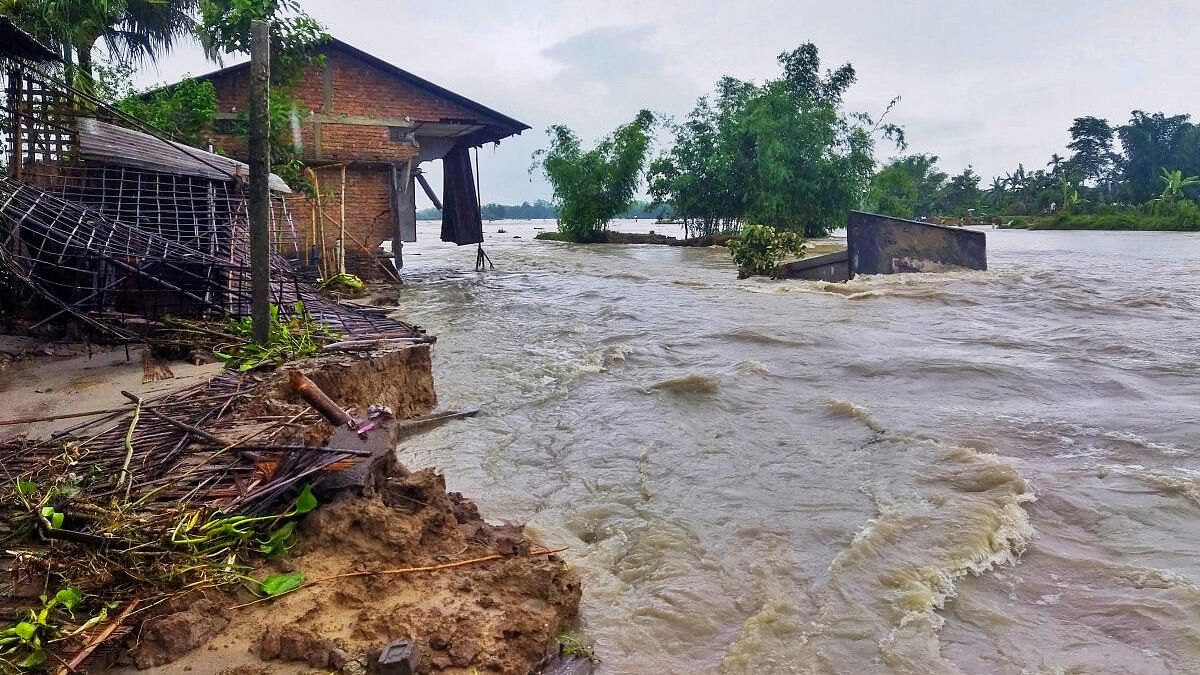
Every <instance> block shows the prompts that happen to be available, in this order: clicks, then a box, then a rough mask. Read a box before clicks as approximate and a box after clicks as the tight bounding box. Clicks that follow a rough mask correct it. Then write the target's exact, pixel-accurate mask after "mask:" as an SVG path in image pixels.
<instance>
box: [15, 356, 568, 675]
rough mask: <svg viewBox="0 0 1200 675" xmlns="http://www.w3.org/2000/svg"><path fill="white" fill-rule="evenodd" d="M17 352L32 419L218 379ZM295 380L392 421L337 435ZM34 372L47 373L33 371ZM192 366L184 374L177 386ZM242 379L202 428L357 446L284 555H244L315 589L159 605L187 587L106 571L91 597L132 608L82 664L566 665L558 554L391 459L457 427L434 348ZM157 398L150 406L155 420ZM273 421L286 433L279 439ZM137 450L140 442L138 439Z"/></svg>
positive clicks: (77, 553) (116, 667) (266, 467)
mask: <svg viewBox="0 0 1200 675" xmlns="http://www.w3.org/2000/svg"><path fill="white" fill-rule="evenodd" d="M7 347H8V348H7V349H6V351H5V354H6V356H5V359H4V362H3V363H4V383H3V386H2V387H0V390H2V391H0V394H2V395H3V398H4V400H9V401H13V402H19V401H26V400H31V401H38V403H37V404H36V405H32V404H30V405H26V406H24V407H23V408H21V410H22V411H24V412H30V413H34V414H42V413H47V414H63V413H70V412H72V411H73V409H76V408H79V406H80V405H84V402H86V406H85V407H82V408H79V409H80V410H92V409H98V408H103V407H106V406H107V407H116V408H119V407H120V405H121V404H120V402H119V400H118V398H117V397H118V396H119V392H120V391H121V390H122V389H130V390H133V391H137V392H138V395H142V396H146V397H147V400H148V401H150V400H151V399H153V398H154V397H155V396H160V395H163V394H164V393H165V394H168V395H180V394H182V393H184V390H185V388H186V387H185V385H192V386H195V384H196V381H197V380H199V381H200V382H201V383H203V382H204V381H205V379H206V378H205V374H206V373H209V371H211V370H212V369H211V368H208V369H200V370H196V371H191V370H189V366H188V365H187V364H184V363H169V364H161V366H162V367H161V368H158V367H156V372H159V371H161V373H172V371H173V373H174V374H175V375H176V377H178V380H177V381H176V379H175V378H174V377H167V379H165V380H163V381H158V382H150V383H146V384H143V385H142V386H139V384H141V382H142V379H143V376H144V372H143V371H144V370H145V368H144V364H143V361H142V359H141V358H140V357H139V352H138V350H134V351H132V352H131V354H130V357H129V358H128V359H126V357H125V354H124V350H123V349H120V350H96V351H94V352H93V353H92V354H91V356H89V355H88V353H87V352H86V350H84V351H80V350H77V349H74V348H71V347H68V346H66V345H56V346H43V345H40V344H38V345H33V344H32V343H30V344H26V343H25V342H23V341H13V343H12V344H11V345H7ZM147 362H149V361H147ZM293 371H299V372H300V373H303V374H304V375H305V376H306V377H307V378H308V379H309V380H311V382H312V383H315V384H316V385H317V386H318V387H320V389H321V390H322V391H323V392H324V393H325V394H326V395H327V396H329V397H330V398H331V399H333V401H335V402H336V405H337V406H338V407H340V408H342V409H344V410H346V411H347V412H349V413H350V415H351V416H353V417H354V418H355V419H363V418H364V417H365V416H366V413H367V410H368V408H369V407H371V406H375V408H376V409H378V408H386V409H388V410H390V412H391V415H390V416H389V415H384V416H382V417H379V418H378V425H379V426H377V427H375V428H374V429H373V430H372V431H371V432H370V434H369V435H368V437H367V438H366V439H365V440H364V439H362V438H360V437H359V435H358V434H357V433H355V432H353V431H350V430H349V429H346V428H344V427H340V428H339V427H335V426H334V425H333V424H331V423H330V422H328V421H326V420H325V419H324V418H322V417H320V416H319V415H316V414H315V413H314V412H313V411H312V410H311V409H310V407H309V404H308V403H307V402H305V400H304V399H303V398H301V396H300V395H299V394H298V392H297V391H296V390H295V389H294V387H293V386H292V385H291V384H290V379H291V375H292V372H293ZM38 372H41V373H43V375H42V376H41V377H36V376H35V373H38ZM147 372H148V371H147ZM182 373H187V375H186V376H183V377H179V374H182ZM18 374H19V375H20V376H19V377H13V375H18ZM212 376H213V375H212V374H211V373H210V374H208V377H212ZM164 377H166V376H165V375H164ZM222 377H229V375H223V376H222ZM235 377H236V376H235ZM85 385H86V386H85ZM237 386H238V390H239V391H240V392H241V393H240V394H238V395H237V396H235V398H234V399H233V400H234V401H236V403H234V404H233V407H232V413H231V414H227V415H224V416H218V418H217V419H215V420H214V421H213V422H211V423H208V424H204V425H203V430H202V433H207V434H210V435H214V436H215V437H219V438H227V439H228V438H246V437H251V436H254V435H255V434H256V433H259V432H262V431H263V430H267V429H270V430H272V431H271V433H272V434H273V436H272V443H275V444H283V445H287V446H288V447H292V448H298V450H296V452H302V451H304V450H306V449H307V451H308V452H313V451H315V448H318V447H322V446H324V447H328V448H341V449H351V450H353V451H354V452H355V453H357V454H356V455H355V456H354V458H352V459H348V460H343V461H339V462H338V463H336V464H332V465H328V467H327V468H326V469H324V470H323V471H322V473H319V474H314V475H313V476H312V477H311V478H306V479H305V481H304V482H305V483H311V484H312V486H313V490H314V491H315V492H316V494H317V495H318V498H319V501H320V506H318V507H317V508H316V510H315V511H313V512H311V513H309V514H308V515H307V516H306V517H305V518H303V519H302V520H300V521H299V522H298V526H297V535H296V536H295V538H294V539H293V540H292V542H291V547H290V550H289V551H288V553H287V554H286V555H284V556H283V557H281V558H277V559H274V560H271V561H267V559H266V558H262V557H257V558H248V559H246V560H247V561H250V562H251V564H256V565H258V566H257V568H256V569H247V570H244V572H243V573H244V574H245V576H246V578H247V580H249V579H257V580H262V579H265V578H268V577H271V576H273V575H279V574H295V573H303V575H304V580H305V581H304V584H303V585H301V586H300V588H299V589H298V590H296V591H294V592H292V593H290V594H287V595H283V596H280V597H277V598H274V599H271V600H268V601H261V600H260V599H259V598H258V597H257V596H256V595H254V594H251V593H250V592H249V591H248V590H245V589H242V588H240V587H238V588H232V589H231V588H230V587H229V586H223V587H221V588H213V587H204V586H202V587H201V588H202V590H192V591H187V592H182V593H176V594H175V595H174V596H172V597H171V598H170V599H169V600H167V601H165V602H160V598H162V597H163V593H162V592H163V591H164V590H166V591H167V592H168V593H170V592H173V591H176V590H178V588H172V587H167V588H163V587H162V586H153V587H151V586H150V585H147V586H146V587H145V588H142V589H140V590H139V589H136V588H135V589H133V590H132V591H130V590H129V589H128V587H127V586H128V584H129V583H130V582H132V583H134V584H135V585H137V582H136V578H131V579H124V578H123V573H122V571H121V570H119V569H118V570H113V571H112V574H111V576H110V577H109V581H108V582H105V583H104V584H101V585H99V586H96V587H94V588H91V587H89V588H88V589H87V590H86V591H85V592H87V593H90V594H92V595H94V596H95V597H100V598H103V597H108V596H109V595H110V594H111V593H112V592H115V591H114V590H113V589H114V588H115V587H116V585H125V586H126V588H125V589H124V590H122V595H121V597H122V598H128V600H129V601H130V602H128V604H123V605H122V610H121V612H122V615H121V616H122V618H121V619H120V620H117V621H116V622H115V623H113V624H111V625H112V626H113V628H114V629H115V631H116V632H115V633H110V634H109V635H111V638H109V637H107V636H106V637H99V636H100V635H101V634H102V631H101V630H100V629H101V628H104V626H103V624H102V625H101V626H99V627H97V628H96V629H95V630H93V631H91V632H89V633H87V634H85V635H83V637H82V638H81V640H83V639H86V641H90V640H91V639H93V638H96V639H98V640H99V641H101V642H104V644H103V646H102V647H101V648H99V649H96V650H95V653H94V655H92V656H91V657H90V658H87V657H85V658H87V662H86V664H85V667H87V668H89V669H91V670H92V671H93V672H95V671H98V670H100V669H105V668H107V669H108V670H111V671H116V672H139V669H140V670H141V671H142V672H162V673H184V672H189V673H235V672H236V673H249V672H254V673H268V672H271V673H300V672H312V671H313V670H314V669H320V670H322V671H325V672H346V673H366V672H376V671H379V670H380V667H379V659H380V654H381V652H382V651H383V650H384V648H385V646H387V645H389V644H394V643H396V642H397V641H405V642H407V643H408V645H409V647H410V650H411V651H410V654H412V655H413V656H414V658H413V659H412V661H411V662H410V665H411V666H413V667H412V668H411V669H410V671H404V670H395V669H394V667H393V669H392V670H389V671H388V672H391V673H400V672H414V673H442V672H447V673H460V672H461V673H475V672H477V673H497V674H500V673H503V674H513V675H524V674H525V673H532V672H538V671H540V670H542V669H543V668H546V667H550V666H554V665H556V664H558V663H560V662H561V658H560V654H559V651H560V648H559V645H558V642H557V641H556V640H555V637H556V636H558V635H560V634H561V633H563V632H565V629H566V628H567V626H568V625H569V624H570V623H571V622H572V621H573V620H574V619H575V617H576V615H577V613H578V609H579V604H580V596H581V590H580V582H579V579H578V577H577V575H576V574H575V572H574V571H572V570H571V569H570V568H569V567H568V565H567V564H566V563H565V561H564V560H562V559H561V558H560V557H558V556H557V555H555V554H554V552H553V551H550V550H548V549H546V548H545V547H543V546H541V545H540V544H538V543H536V542H533V541H530V540H529V539H528V538H527V537H526V536H525V534H524V532H523V528H522V527H521V526H519V525H512V524H507V523H502V524H501V523H490V522H488V521H486V520H485V519H484V518H483V516H482V515H481V514H480V512H479V510H478V509H477V508H476V506H475V504H474V503H473V502H472V501H470V500H469V499H467V498H465V497H463V496H462V495H461V494H458V493H453V492H448V491H447V490H446V484H445V480H444V479H443V477H442V476H441V475H439V474H437V473H435V471H434V470H432V469H420V470H413V469H410V468H409V467H406V466H403V465H402V464H401V463H400V462H399V461H398V459H397V455H396V448H397V444H398V443H399V442H400V441H401V439H405V442H406V443H407V444H413V443H418V442H419V441H417V440H414V437H415V435H416V434H417V433H419V432H420V431H423V430H425V429H426V428H427V427H429V426H436V425H437V424H439V423H443V422H445V421H446V420H447V419H450V418H452V417H453V414H451V415H444V414H435V415H428V414H427V413H430V411H432V410H433V408H434V406H435V405H436V404H437V394H436V391H435V389H434V382H433V374H432V366H431V361H430V345H429V344H411V345H404V346H399V347H397V346H391V347H389V348H386V349H381V350H377V351H366V352H357V353H339V354H328V355H323V356H318V357H315V358H311V359H305V360H302V361H297V362H293V363H289V364H287V365H286V366H284V367H281V368H280V369H278V370H276V371H274V372H264V373H261V374H259V373H253V374H249V375H247V376H244V377H241V378H240V380H239V383H238V385H237ZM189 391H190V390H189ZM172 392H175V393H174V394H172ZM56 397H57V398H56ZM63 397H74V398H75V399H76V400H74V401H72V400H69V399H68V398H63ZM41 398H46V400H45V401H41ZM154 405H155V404H154V403H153V402H151V403H148V404H147V406H148V409H150V410H153V409H154V408H153V406H154ZM14 407H15V406H14ZM173 410H174V409H173ZM279 419H288V420H291V421H292V422H291V423H289V424H287V425H284V427H285V428H282V429H281V428H280V425H279V422H278V421H277V420H279ZM75 421H76V420H75V419H74V418H71V419H68V420H62V421H58V422H56V424H58V425H59V426H61V425H62V424H68V423H72V422H75ZM53 428H56V427H47V426H46V424H44V423H39V424H35V425H11V426H8V427H4V428H2V429H0V431H6V432H14V433H20V434H21V435H28V436H33V435H44V434H46V433H48V431H49V430H50V429H53ZM198 433H200V432H198ZM134 443H135V445H140V441H139V440H137V439H135V441H134ZM237 452H239V453H240V455H241V459H240V460H237V461H240V462H241V463H242V464H244V465H245V467H246V469H245V471H246V473H244V474H242V475H245V476H247V478H246V479H245V481H259V480H269V478H270V475H271V471H272V470H273V469H272V467H273V466H276V465H277V464H278V463H286V462H287V461H289V460H287V459H283V460H276V459H274V458H273V457H268V456H265V455H262V454H261V453H258V452H254V451H249V450H238V451H237ZM317 452H319V451H317ZM264 472H265V475H266V478H263V476H264ZM298 489H299V485H297V487H296V488H294V490H298ZM61 508H62V509H63V510H66V511H68V512H74V510H73V509H72V508H71V507H69V506H67V505H63V506H61ZM282 509H283V507H272V510H270V511H268V513H281V512H282ZM204 517H208V516H204ZM276 527H277V525H276ZM256 546H257V544H256ZM91 553H92V552H91V551H89V550H88V549H87V548H86V547H83V548H79V547H74V548H73V545H71V544H53V545H50V546H49V547H48V548H47V554H49V555H52V556H54V557H57V558H59V559H67V560H69V559H73V558H76V557H78V558H79V559H86V558H87V556H89V555H90V554H91ZM238 560H239V561H240V560H242V559H241V558H239V559H238ZM254 560H257V561H258V562H257V563H253V561H254ZM133 577H136V575H133ZM208 586H211V584H209V585H208ZM139 602H140V603H141V606H140V607H139V608H138V609H137V610H136V611H133V609H134V608H135V607H138V603H139ZM127 610H128V611H130V613H129V614H128V617H127V618H126V615H125V614H124V612H126V611H127ZM93 633H94V634H93ZM97 644H99V643H97ZM81 647H82V643H81V645H80V646H71V647H69V648H68V649H67V652H66V653H67V654H68V655H71V654H75V653H77V651H78V650H79V649H81ZM572 672H574V671H572Z"/></svg>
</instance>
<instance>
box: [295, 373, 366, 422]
mask: <svg viewBox="0 0 1200 675" xmlns="http://www.w3.org/2000/svg"><path fill="white" fill-rule="evenodd" d="M288 382H289V383H290V384H291V385H292V389H294V390H295V391H296V393H297V394H299V395H300V398H302V399H304V400H305V401H307V402H308V404H309V405H311V406H312V407H314V408H316V409H317V412H319V413H321V415H322V416H324V417H325V419H326V420H328V421H329V423H330V424H332V425H334V426H335V427H341V426H350V425H352V424H354V418H353V417H351V416H350V413H348V412H346V411H345V410H343V409H342V407H341V406H339V405H338V404H337V403H334V401H333V399H331V398H329V396H328V395H327V394H326V393H325V392H323V391H321V388H320V387H318V386H317V383H316V382H313V381H312V380H310V379H308V376H307V375H305V374H304V373H302V372H300V371H298V370H293V371H291V372H290V373H288Z"/></svg>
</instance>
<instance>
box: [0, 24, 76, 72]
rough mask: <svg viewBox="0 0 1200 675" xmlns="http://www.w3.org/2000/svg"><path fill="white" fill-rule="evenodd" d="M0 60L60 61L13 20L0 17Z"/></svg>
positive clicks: (51, 51)
mask: <svg viewBox="0 0 1200 675" xmlns="http://www.w3.org/2000/svg"><path fill="white" fill-rule="evenodd" d="M0 58H17V59H24V60H26V61H34V62H37V63H48V62H51V61H61V60H62V57H60V56H59V55H58V54H57V53H55V51H54V50H53V49H50V48H49V47H47V46H46V45H44V44H42V43H40V42H38V41H37V40H36V39H34V37H33V36H32V35H30V34H29V33H26V32H25V31H24V30H22V29H21V28H20V27H19V26H17V24H15V23H13V20H12V19H11V18H9V17H7V16H3V15H0Z"/></svg>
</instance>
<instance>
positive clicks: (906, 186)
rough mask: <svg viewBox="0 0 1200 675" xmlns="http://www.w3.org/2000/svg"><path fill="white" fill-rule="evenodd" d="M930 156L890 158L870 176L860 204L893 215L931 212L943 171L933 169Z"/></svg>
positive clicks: (943, 179)
mask: <svg viewBox="0 0 1200 675" xmlns="http://www.w3.org/2000/svg"><path fill="white" fill-rule="evenodd" d="M937 159H938V158H937V157H936V156H934V155H909V156H907V157H898V158H896V159H893V160H892V161H891V162H890V163H888V164H887V166H885V167H883V168H882V169H880V170H879V172H878V173H876V174H875V176H874V178H872V179H871V186H870V188H869V189H868V191H867V198H866V200H865V201H864V206H865V207H866V209H867V210H869V211H873V212H875V213H880V214H883V215H888V216H895V217H897V218H918V217H921V216H930V215H933V213H934V209H935V205H936V202H937V199H938V195H939V193H940V192H941V190H942V188H943V187H944V186H945V183H946V178H947V176H946V174H945V173H942V172H941V171H938V170H937Z"/></svg>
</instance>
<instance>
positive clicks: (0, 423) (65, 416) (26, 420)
mask: <svg viewBox="0 0 1200 675" xmlns="http://www.w3.org/2000/svg"><path fill="white" fill-rule="evenodd" d="M122 412H126V413H127V412H133V408H107V409H105V410H87V411H84V412H73V413H62V414H59V415H45V416H43V417H18V418H16V419H11V420H0V427H10V426H14V425H17V424H36V423H37V422H55V421H57V420H69V419H74V418H76V417H93V416H96V415H112V414H114V413H122Z"/></svg>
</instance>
